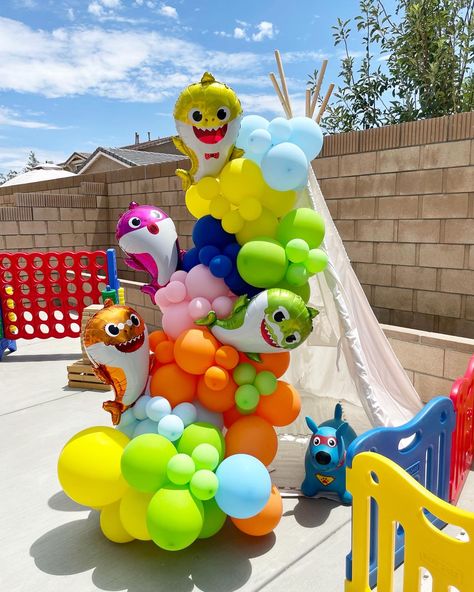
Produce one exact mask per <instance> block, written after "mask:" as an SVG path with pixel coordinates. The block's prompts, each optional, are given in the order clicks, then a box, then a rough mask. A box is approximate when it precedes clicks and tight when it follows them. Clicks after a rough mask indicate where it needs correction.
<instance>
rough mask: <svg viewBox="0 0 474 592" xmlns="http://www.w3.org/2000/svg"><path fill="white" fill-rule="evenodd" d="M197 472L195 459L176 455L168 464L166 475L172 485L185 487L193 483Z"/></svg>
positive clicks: (185, 455) (184, 455)
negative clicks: (192, 479) (192, 480)
mask: <svg viewBox="0 0 474 592" xmlns="http://www.w3.org/2000/svg"><path fill="white" fill-rule="evenodd" d="M195 472H196V465H195V464H194V461H193V459H192V458H191V457H190V456H188V455H187V454H176V455H175V456H173V458H171V459H170V460H169V462H168V467H167V468H166V474H167V476H168V479H169V480H170V481H171V483H175V484H176V485H185V484H186V483H189V482H190V481H191V477H192V476H193V475H194V473H195Z"/></svg>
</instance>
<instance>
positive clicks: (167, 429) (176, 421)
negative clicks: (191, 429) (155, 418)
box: [158, 415, 184, 442]
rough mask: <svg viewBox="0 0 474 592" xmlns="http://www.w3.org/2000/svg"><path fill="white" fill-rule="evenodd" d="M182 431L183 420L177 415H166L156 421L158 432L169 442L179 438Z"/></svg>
mask: <svg viewBox="0 0 474 592" xmlns="http://www.w3.org/2000/svg"><path fill="white" fill-rule="evenodd" d="M183 432H184V422H183V420H182V419H181V417H178V416H177V415H167V416H166V417H163V419H162V420H160V422H159V423H158V433H159V434H160V436H164V437H165V438H167V439H168V440H171V442H175V440H178V439H179V438H181V436H182V435H183Z"/></svg>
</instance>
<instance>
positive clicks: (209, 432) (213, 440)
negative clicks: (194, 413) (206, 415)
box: [178, 423, 225, 460]
mask: <svg viewBox="0 0 474 592" xmlns="http://www.w3.org/2000/svg"><path fill="white" fill-rule="evenodd" d="M199 444H211V445H212V446H214V447H215V448H216V449H217V451H218V453H219V459H220V460H221V459H222V458H223V457H224V450H225V448H224V438H223V436H222V433H221V432H220V430H218V429H217V428H216V427H215V426H213V425H211V424H206V423H193V424H191V425H189V426H188V427H187V428H185V430H184V432H183V435H182V436H181V439H180V441H179V442H178V452H182V453H184V454H189V456H192V454H193V452H194V449H195V448H196V447H197V446H199Z"/></svg>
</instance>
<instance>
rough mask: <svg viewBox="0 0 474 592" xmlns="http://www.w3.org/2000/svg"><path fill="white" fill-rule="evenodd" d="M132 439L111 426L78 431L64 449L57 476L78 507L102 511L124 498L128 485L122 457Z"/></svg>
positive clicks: (60, 457)
mask: <svg viewBox="0 0 474 592" xmlns="http://www.w3.org/2000/svg"><path fill="white" fill-rule="evenodd" d="M129 441H130V440H129V438H128V437H127V436H126V435H125V434H123V433H122V432H120V431H118V430H114V429H113V428H109V427H103V426H99V427H93V428H88V429H87V430H83V431H82V432H79V433H78V434H76V435H75V436H73V437H72V438H71V439H70V440H69V442H68V443H67V444H66V445H65V446H64V448H63V450H62V452H61V454H60V456H59V460H58V477H59V482H60V483H61V486H62V488H63V489H64V491H65V493H66V494H67V495H68V496H69V497H70V498H71V499H73V500H74V501H75V502H77V503H78V504H84V505H85V506H92V507H94V508H101V507H103V506H107V505H109V504H111V503H113V502H115V501H117V500H118V499H120V498H121V497H122V495H123V494H124V492H125V490H126V489H127V484H126V482H125V480H124V478H123V477H122V473H121V470H120V458H121V456H122V452H123V450H124V448H125V447H126V446H127V444H128V443H129Z"/></svg>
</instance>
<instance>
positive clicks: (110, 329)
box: [105, 323, 120, 337]
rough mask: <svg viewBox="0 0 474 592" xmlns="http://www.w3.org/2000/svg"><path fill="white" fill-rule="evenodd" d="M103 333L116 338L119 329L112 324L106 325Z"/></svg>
mask: <svg viewBox="0 0 474 592" xmlns="http://www.w3.org/2000/svg"><path fill="white" fill-rule="evenodd" d="M105 332H106V333H107V335H110V337H117V335H118V334H119V333H120V329H119V328H118V327H117V325H114V324H113V323H107V325H105Z"/></svg>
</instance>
